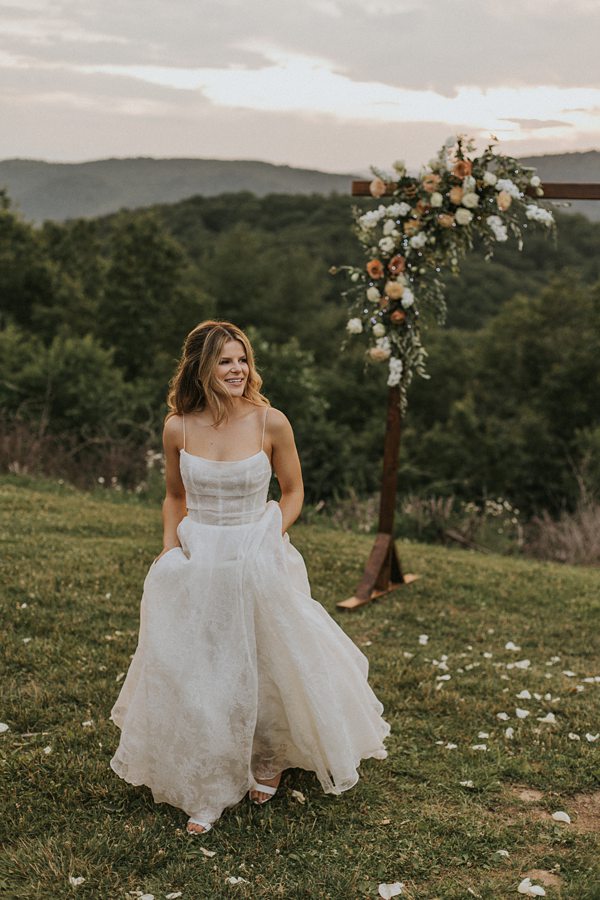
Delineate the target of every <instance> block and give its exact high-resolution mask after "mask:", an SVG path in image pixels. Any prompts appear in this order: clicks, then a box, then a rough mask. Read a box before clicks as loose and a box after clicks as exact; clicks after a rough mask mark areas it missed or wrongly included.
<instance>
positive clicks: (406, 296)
mask: <svg viewBox="0 0 600 900" xmlns="http://www.w3.org/2000/svg"><path fill="white" fill-rule="evenodd" d="M414 302H415V295H414V294H413V292H412V291H411V289H410V288H404V293H403V294H402V300H401V301H400V303H401V305H402V306H403V307H404V309H408V307H409V306H412V305H413V303H414Z"/></svg>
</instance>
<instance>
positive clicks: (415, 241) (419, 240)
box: [409, 231, 427, 250]
mask: <svg viewBox="0 0 600 900" xmlns="http://www.w3.org/2000/svg"><path fill="white" fill-rule="evenodd" d="M426 243H427V235H426V234H425V232H424V231H420V232H419V234H415V235H413V236H412V237H411V239H410V241H409V244H410V246H411V247H412V248H413V249H414V250H420V249H421V247H424V246H425V244H426Z"/></svg>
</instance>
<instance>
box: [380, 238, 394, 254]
mask: <svg viewBox="0 0 600 900" xmlns="http://www.w3.org/2000/svg"><path fill="white" fill-rule="evenodd" d="M395 246H396V244H395V243H394V239H393V238H391V237H383V238H381V240H380V241H379V249H380V250H381V251H382V252H383V253H393V252H394V247H395Z"/></svg>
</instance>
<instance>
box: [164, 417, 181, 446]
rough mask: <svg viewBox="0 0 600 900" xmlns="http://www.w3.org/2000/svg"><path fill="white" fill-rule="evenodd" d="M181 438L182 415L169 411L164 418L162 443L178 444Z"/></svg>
mask: <svg viewBox="0 0 600 900" xmlns="http://www.w3.org/2000/svg"><path fill="white" fill-rule="evenodd" d="M182 438H183V416H180V415H179V414H178V413H171V415H168V416H167V417H166V419H165V423H164V425H163V443H166V442H168V443H169V444H171V443H172V444H176V445H178V444H179V443H180V442H182Z"/></svg>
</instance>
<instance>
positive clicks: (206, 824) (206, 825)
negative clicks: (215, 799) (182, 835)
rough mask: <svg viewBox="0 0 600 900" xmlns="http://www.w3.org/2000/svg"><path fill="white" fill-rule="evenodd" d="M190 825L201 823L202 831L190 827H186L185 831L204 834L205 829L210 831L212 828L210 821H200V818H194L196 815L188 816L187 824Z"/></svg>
mask: <svg viewBox="0 0 600 900" xmlns="http://www.w3.org/2000/svg"><path fill="white" fill-rule="evenodd" d="M190 823H191V824H192V825H201V826H202V828H204V831H196V830H195V829H190V828H187V827H186V829H185V830H186V831H187V833H188V834H206V832H207V831H210V829H211V828H212V822H201V821H200V819H198V818H196V816H190V817H189V819H188V820H187V824H188V825H189V824H190Z"/></svg>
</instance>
